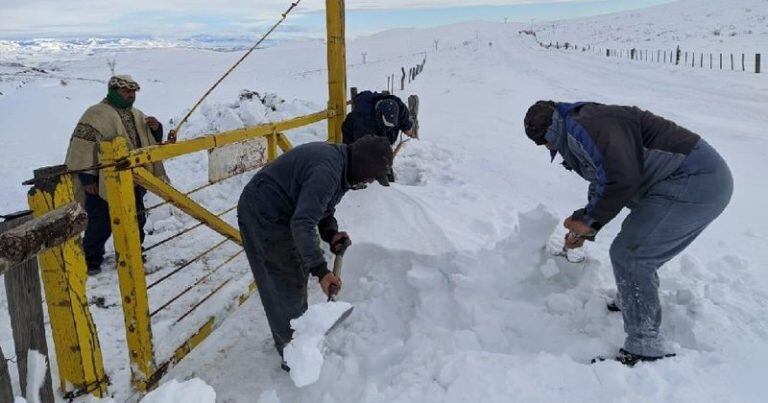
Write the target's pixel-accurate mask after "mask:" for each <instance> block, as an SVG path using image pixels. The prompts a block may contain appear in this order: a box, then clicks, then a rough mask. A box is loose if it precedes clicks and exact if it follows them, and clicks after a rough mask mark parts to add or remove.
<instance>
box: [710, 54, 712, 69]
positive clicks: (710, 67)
mask: <svg viewBox="0 0 768 403" xmlns="http://www.w3.org/2000/svg"><path fill="white" fill-rule="evenodd" d="M709 68H710V69H712V53H710V54H709Z"/></svg>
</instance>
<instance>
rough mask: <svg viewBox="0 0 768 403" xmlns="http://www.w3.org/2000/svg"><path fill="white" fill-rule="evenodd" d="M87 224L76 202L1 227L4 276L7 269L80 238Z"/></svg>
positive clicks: (0, 255) (0, 270) (0, 260)
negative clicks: (39, 215)
mask: <svg viewBox="0 0 768 403" xmlns="http://www.w3.org/2000/svg"><path fill="white" fill-rule="evenodd" d="M11 223H12V224H11ZM22 223H23V225H22ZM4 224H5V225H4ZM86 224H87V217H86V215H85V210H83V208H82V207H81V206H80V205H79V204H78V203H74V202H73V203H70V204H68V205H66V206H64V207H61V208H58V209H56V210H53V211H50V212H48V213H46V214H44V215H42V216H41V217H38V218H35V219H32V216H31V215H27V216H26V217H24V219H17V220H13V221H6V222H5V223H0V274H2V273H3V271H4V269H5V268H6V267H9V266H11V265H13V264H18V263H21V262H24V261H26V260H28V259H31V258H33V257H35V256H36V255H37V254H39V253H41V252H44V251H45V250H47V249H50V248H52V247H54V246H58V245H61V244H62V243H64V242H66V241H67V240H68V239H70V238H73V237H74V236H76V235H78V234H80V233H81V232H83V231H84V230H85V226H86ZM14 225H15V226H16V227H15V228H12V227H13V226H14ZM3 228H5V230H3ZM11 228H12V229H11Z"/></svg>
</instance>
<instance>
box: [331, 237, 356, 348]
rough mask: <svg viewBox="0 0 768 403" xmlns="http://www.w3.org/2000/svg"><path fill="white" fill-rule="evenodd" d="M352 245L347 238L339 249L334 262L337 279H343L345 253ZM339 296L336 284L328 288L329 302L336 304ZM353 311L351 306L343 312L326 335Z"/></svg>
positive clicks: (334, 273) (334, 272)
mask: <svg viewBox="0 0 768 403" xmlns="http://www.w3.org/2000/svg"><path fill="white" fill-rule="evenodd" d="M351 244H352V241H350V240H349V238H346V239H345V240H344V241H342V243H341V247H340V248H339V251H338V252H336V253H335V255H336V257H335V258H334V260H333V275H334V276H336V277H339V278H340V277H341V265H342V263H343V262H344V252H346V251H347V248H348V247H349V245H351ZM338 294H339V287H337V286H336V285H335V284H331V286H330V287H329V288H328V302H336V297H337V296H338ZM352 309H354V307H353V306H350V307H349V309H347V310H346V311H344V312H342V313H341V314H340V315H339V318H338V319H336V322H335V323H334V324H333V325H331V327H330V328H328V330H327V331H326V332H325V334H328V333H329V332H330V331H332V330H333V329H335V328H336V326H338V325H339V324H340V323H341V322H343V321H344V320H345V319H347V317H348V316H349V315H350V314H351V313H352Z"/></svg>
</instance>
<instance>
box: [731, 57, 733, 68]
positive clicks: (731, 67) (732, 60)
mask: <svg viewBox="0 0 768 403" xmlns="http://www.w3.org/2000/svg"><path fill="white" fill-rule="evenodd" d="M731 71H733V53H731Z"/></svg>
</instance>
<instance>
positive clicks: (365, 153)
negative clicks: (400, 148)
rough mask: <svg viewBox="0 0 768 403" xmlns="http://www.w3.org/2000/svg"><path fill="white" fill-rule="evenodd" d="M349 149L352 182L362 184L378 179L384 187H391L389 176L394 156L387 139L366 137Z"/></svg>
mask: <svg viewBox="0 0 768 403" xmlns="http://www.w3.org/2000/svg"><path fill="white" fill-rule="evenodd" d="M348 147H349V148H348V150H349V167H348V171H347V176H348V177H349V179H350V180H352V181H355V182H358V183H360V182H367V181H368V180H371V179H376V180H377V181H378V182H379V183H380V184H381V185H382V186H389V180H387V175H388V174H389V172H391V170H392V159H393V158H394V156H393V153H392V147H390V145H389V141H388V140H387V139H386V138H384V137H375V136H364V137H361V138H360V139H358V140H357V141H355V142H354V143H352V144H350V145H349V146H348ZM352 184H353V185H354V184H356V183H352Z"/></svg>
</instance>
